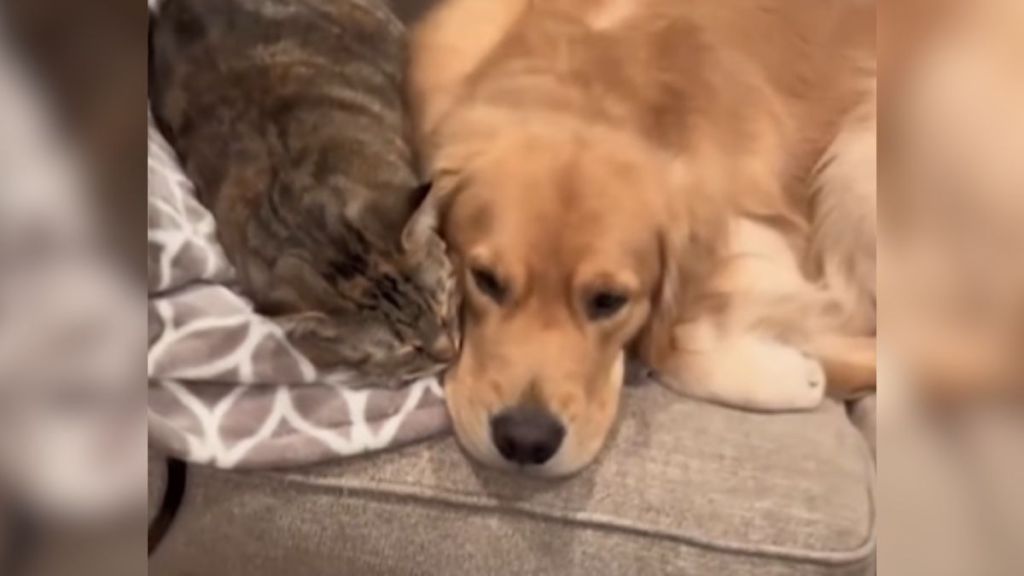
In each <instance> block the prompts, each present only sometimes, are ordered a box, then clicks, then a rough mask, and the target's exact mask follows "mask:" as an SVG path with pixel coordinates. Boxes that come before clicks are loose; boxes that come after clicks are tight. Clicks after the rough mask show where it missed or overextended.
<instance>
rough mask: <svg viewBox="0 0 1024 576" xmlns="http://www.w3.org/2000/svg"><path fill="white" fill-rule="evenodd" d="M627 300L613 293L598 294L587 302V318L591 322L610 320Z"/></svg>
mask: <svg viewBox="0 0 1024 576" xmlns="http://www.w3.org/2000/svg"><path fill="white" fill-rule="evenodd" d="M628 301H629V298H627V297H626V296H624V295H622V294H617V293H615V292H598V293H597V294H594V295H593V296H591V297H590V299H589V300H587V316H588V317H589V318H590V319H591V320H604V319H605V318H611V317H612V316H614V315H615V314H616V313H618V312H619V310H622V308H623V307H624V306H625V305H626V303H627V302H628Z"/></svg>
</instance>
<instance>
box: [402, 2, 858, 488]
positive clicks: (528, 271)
mask: <svg viewBox="0 0 1024 576" xmlns="http://www.w3.org/2000/svg"><path fill="white" fill-rule="evenodd" d="M874 26H875V20H874V8H873V3H860V2H850V1H847V0H757V1H750V0H745V1H740V0H719V1H716V2H708V1H704V0H691V1H679V0H607V1H604V2H595V1H592V0H535V1H532V2H530V1H528V0H501V1H489V0H447V1H445V2H443V3H442V4H441V5H440V6H439V7H438V8H436V9H434V10H433V11H432V12H431V13H430V14H429V15H428V17H427V18H426V19H425V21H424V22H423V23H422V25H420V26H419V27H418V28H417V30H416V31H415V33H414V37H413V46H412V68H411V73H410V78H411V80H410V92H411V99H412V102H413V104H414V107H415V115H416V118H417V129H418V138H419V143H420V146H421V150H422V151H423V157H424V160H425V163H426V166H425V168H426V169H427V170H428V171H429V172H430V173H432V174H433V175H434V178H435V187H434V196H433V197H432V198H430V199H429V200H428V202H427V204H426V206H425V208H424V209H423V210H422V213H421V214H419V215H417V216H416V218H417V219H418V221H419V222H420V224H419V225H418V226H421V227H423V228H426V227H429V226H434V225H436V226H439V227H440V229H441V231H442V234H443V235H444V237H445V238H446V239H447V240H448V242H449V245H450V248H451V250H452V252H453V256H454V259H455V261H456V265H457V267H458V268H459V269H460V270H461V271H462V281H463V284H464V288H465V291H466V302H465V312H464V324H465V332H464V342H463V348H462V352H461V356H460V358H459V360H458V361H457V364H456V365H455V366H454V367H453V368H452V370H450V371H449V373H448V374H447V376H446V388H447V391H448V402H449V406H450V409H451V413H452V416H453V419H454V422H455V428H456V433H457V435H458V437H459V439H460V440H461V442H462V444H463V445H464V446H465V447H466V448H467V450H468V451H469V452H470V453H471V454H472V455H473V456H475V457H477V458H479V459H481V460H484V461H485V462H489V463H492V464H496V465H504V462H503V461H502V458H501V457H500V456H499V455H498V453H497V451H496V449H495V447H494V445H493V441H492V439H491V438H490V432H489V430H488V422H489V418H490V417H492V416H493V415H494V414H496V413H497V412H499V411H501V410H504V409H506V408H509V407H511V406H516V405H521V404H530V405H535V406H540V407H543V408H544V409H545V410H547V411H549V412H551V413H553V414H555V415H556V416H557V417H558V418H559V420H561V422H562V423H563V424H564V425H565V427H566V429H567V436H566V439H565V441H564V442H563V444H562V447H561V449H560V450H559V451H558V453H557V455H556V456H555V457H554V458H553V459H552V460H550V461H549V462H547V463H546V464H544V465H543V466H541V467H538V468H537V469H536V470H535V471H536V472H539V473H544V474H553V475H557V474H565V473H570V472H572V471H575V470H577V469H579V468H580V467H582V466H584V465H585V464H586V463H588V462H589V461H591V460H592V459H593V457H594V456H595V455H596V453H597V452H598V450H599V449H600V447H601V445H602V444H603V442H604V439H605V437H606V436H607V434H608V431H609V429H610V427H611V424H612V422H613V421H614V417H615V414H616V412H617V407H618V398H619V386H620V385H621V381H622V377H623V362H624V357H625V356H626V354H628V353H631V354H634V355H635V356H636V357H637V358H638V359H639V360H641V361H642V362H644V363H645V364H646V365H648V366H650V367H651V368H652V369H653V370H654V371H655V372H656V373H657V375H658V377H659V378H660V380H662V381H663V382H664V383H665V384H666V385H668V386H671V387H672V388H674V389H677V390H679V391H681V392H683V393H686V394H689V395H693V396H697V397H701V398H705V399H708V400H711V401H716V402H721V403H724V404H729V405H733V406H738V407H743V408H749V409H759V410H790V409H807V408H812V407H814V406H816V405H817V404H818V403H819V402H820V401H821V398H822V396H823V394H824V388H825V380H826V379H827V381H828V386H829V388H830V389H831V390H833V391H834V392H835V393H837V394H842V395H847V394H852V393H859V392H860V391H863V390H864V389H867V388H871V387H873V386H874V380H875V378H874V363H875V360H874V285H873V283H874V276H873V273H872V274H868V273H866V272H865V270H871V271H873V269H874V241H875V238H874V235H875V230H874V218H873V216H874V196H875V194H874V191H875V183H874V178H873V174H874V172H873V171H874V154H873V142H874V107H873V99H874V92H873V85H874ZM869 144H870V146H869ZM865 171H868V172H870V176H869V177H865V176H864V174H863V173H864V172H865ZM847 216H849V217H847ZM416 228H417V226H413V228H412V229H411V232H410V233H416V232H415V230H416ZM481 270H483V271H485V272H487V273H488V274H490V275H492V276H493V277H494V279H496V280H499V281H500V284H501V286H502V288H503V289H504V290H505V291H506V292H507V295H506V297H505V298H503V299H502V300H501V301H500V302H498V301H496V300H495V299H494V298H492V297H490V296H489V295H488V294H487V293H486V292H487V291H486V290H482V289H481V286H479V281H478V280H477V279H476V276H475V275H474V274H476V273H478V272H479V271H481ZM474 271H476V272H474ZM605 292H612V293H614V294H619V295H622V296H623V297H625V298H626V299H627V300H626V304H625V306H624V307H623V308H622V310H620V311H619V312H617V313H616V314H614V315H612V316H610V317H607V318H600V319H598V320H595V319H593V318H592V317H590V316H588V308H587V306H588V304H587V303H588V302H590V301H591V300H588V299H589V298H592V297H593V295H595V294H602V293H605Z"/></svg>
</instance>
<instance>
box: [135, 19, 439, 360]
mask: <svg viewBox="0 0 1024 576" xmlns="http://www.w3.org/2000/svg"><path fill="white" fill-rule="evenodd" d="M150 33H151V46H150V51H151V59H152V62H151V67H150V98H151V104H152V107H153V111H154V114H155V116H156V118H157V120H158V122H159V123H160V124H161V128H162V129H163V131H164V132H165V133H166V136H167V137H168V138H169V140H170V141H171V143H172V144H173V145H174V147H175V149H176V150H177V152H178V154H179V155H180V156H181V159H182V163H183V165H184V167H185V170H186V172H187V173H188V175H189V177H190V178H191V179H192V180H193V182H194V183H195V185H196V189H197V194H198V196H199V198H200V201H201V202H202V203H203V204H204V205H205V206H206V207H207V208H208V209H210V210H211V211H212V212H213V214H214V217H215V219H216V222H217V227H218V237H219V239H220V241H221V243H222V244H223V246H224V249H225V251H226V253H227V255H228V258H229V259H230V260H231V262H232V264H233V265H234V266H235V268H236V270H237V273H238V281H239V283H240V284H241V286H240V288H241V290H242V291H243V292H244V293H245V294H246V295H247V296H249V297H250V298H252V300H253V302H254V304H255V305H256V308H257V310H259V311H260V312H262V313H264V314H267V315H269V316H271V317H273V318H274V319H275V320H277V321H278V322H279V323H280V324H281V325H282V326H283V327H284V328H285V330H286V331H287V332H288V334H289V337H290V339H291V340H292V342H293V343H294V344H296V346H297V347H298V348H299V349H300V350H301V351H302V352H304V353H305V354H306V355H307V356H308V357H310V358H311V359H312V360H313V362H314V363H316V364H317V365H318V366H320V367H323V368H353V369H356V370H359V371H361V372H363V373H365V374H368V375H377V376H382V377H388V378H407V377H414V376H418V375H421V374H424V373H427V372H430V371H432V370H435V369H437V368H438V367H439V366H440V365H441V364H442V363H443V362H445V361H447V360H449V359H450V357H451V356H452V355H453V353H454V341H455V340H454V334H453V333H452V330H453V329H454V327H455V324H456V323H455V321H454V320H455V318H454V314H455V310H456V305H455V302H454V298H453V290H454V287H453V282H454V281H453V279H452V278H451V274H450V266H449V263H448V262H447V260H446V257H445V251H444V247H443V245H442V244H441V243H440V241H439V240H437V239H436V238H428V239H426V240H424V241H420V242H414V243H413V244H412V245H409V244H408V243H403V241H402V238H403V236H402V232H403V228H404V226H405V223H406V222H407V220H408V219H409V217H410V216H411V214H412V213H413V211H414V210H415V209H416V208H417V206H418V204H419V203H420V202H421V201H422V200H423V198H424V196H425V192H426V190H425V189H424V187H423V186H420V185H419V181H418V179H417V175H416V174H415V170H414V165H415V164H414V160H413V157H412V156H413V155H412V151H411V148H410V146H409V142H408V139H407V138H406V135H407V119H406V114H405V107H404V105H403V101H402V74H403V70H404V63H405V39H404V30H403V28H402V26H401V24H400V23H399V22H398V21H397V19H396V18H395V17H394V16H393V15H392V14H391V12H390V10H389V8H388V7H387V4H386V2H384V1H383V0H290V1H289V0H167V1H165V2H164V3H163V5H162V7H161V9H160V13H159V15H158V16H157V17H156V18H155V19H154V21H153V22H152V23H151V32H150Z"/></svg>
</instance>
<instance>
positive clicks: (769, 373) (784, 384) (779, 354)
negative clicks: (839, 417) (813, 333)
mask: <svg viewBox="0 0 1024 576" xmlns="http://www.w3.org/2000/svg"><path fill="white" fill-rule="evenodd" d="M747 353H748V354H747V355H746V356H747V357H746V358H745V359H746V360H747V361H749V362H750V364H749V365H748V366H749V367H750V368H752V370H751V373H750V375H749V376H748V377H750V378H754V379H755V380H756V381H757V382H758V383H757V385H756V390H752V391H751V392H750V394H749V396H748V398H747V401H748V404H747V406H746V407H747V408H750V409H754V410H765V411H772V412H776V411H778V412H781V411H789V410H811V409H813V408H816V407H817V406H818V405H819V404H821V402H822V400H823V399H824V397H825V369H824V368H823V367H822V365H821V363H820V362H818V361H817V360H815V359H814V358H810V357H808V356H807V355H805V354H804V353H802V352H800V351H799V350H797V349H796V348H792V347H790V346H786V345H784V344H780V343H777V342H773V341H770V340H760V339H758V340H753V341H752V342H750V343H749V344H748V346H747ZM737 361H739V359H737Z"/></svg>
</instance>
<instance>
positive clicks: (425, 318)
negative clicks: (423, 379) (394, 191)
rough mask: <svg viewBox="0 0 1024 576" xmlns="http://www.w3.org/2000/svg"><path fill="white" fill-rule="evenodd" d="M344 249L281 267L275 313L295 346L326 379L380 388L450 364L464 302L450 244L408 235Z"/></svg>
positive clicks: (289, 257)
mask: <svg viewBox="0 0 1024 576" xmlns="http://www.w3.org/2000/svg"><path fill="white" fill-rule="evenodd" d="M416 194H417V195H422V196H425V195H426V190H421V191H417V192H416ZM345 244H347V246H345V247H344V249H342V248H339V247H338V246H337V243H335V246H334V248H337V249H336V250H330V251H327V253H322V252H324V251H322V250H317V249H307V250H298V251H296V252H295V253H293V254H284V255H282V256H281V257H280V258H278V259H277V261H276V262H275V264H274V267H273V270H272V272H271V276H272V277H273V283H274V285H275V288H274V290H273V291H272V294H273V302H272V304H271V305H270V306H268V307H266V308H268V309H269V310H268V311H270V312H271V313H272V315H273V317H274V319H275V320H276V321H277V323H278V324H279V325H280V326H281V327H282V328H283V329H284V331H285V333H286V335H287V337H288V340H289V341H290V342H291V343H292V344H293V345H294V346H295V347H296V348H297V349H298V350H299V351H300V352H302V353H303V354H304V355H305V356H306V357H308V358H309V359H310V360H311V361H312V362H313V363H314V364H315V365H316V366H317V367H318V368H319V369H321V370H324V371H329V370H335V369H353V370H355V371H356V372H358V373H359V374H360V375H361V376H364V377H368V378H371V379H374V380H378V379H379V380H383V381H395V380H409V379H413V378H417V377H420V376H425V375H428V374H433V373H436V372H439V371H440V370H442V369H443V368H444V367H446V366H447V365H448V364H449V363H451V362H452V361H453V360H454V359H455V356H456V354H457V352H458V342H459V333H458V329H459V322H458V320H459V318H458V310H459V297H458V289H457V286H456V278H455V275H454V271H453V268H452V265H451V263H450V261H449V259H448V256H447V250H446V247H445V245H444V243H443V242H442V240H441V239H440V238H439V237H438V236H437V235H435V234H416V235H411V234H403V235H402V237H401V241H399V242H397V244H390V243H389V244H384V245H382V244H380V243H379V242H377V241H376V240H374V239H370V238H367V237H365V236H363V235H361V234H357V235H355V236H353V237H350V238H349V239H348V240H347V241H346V242H345Z"/></svg>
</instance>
